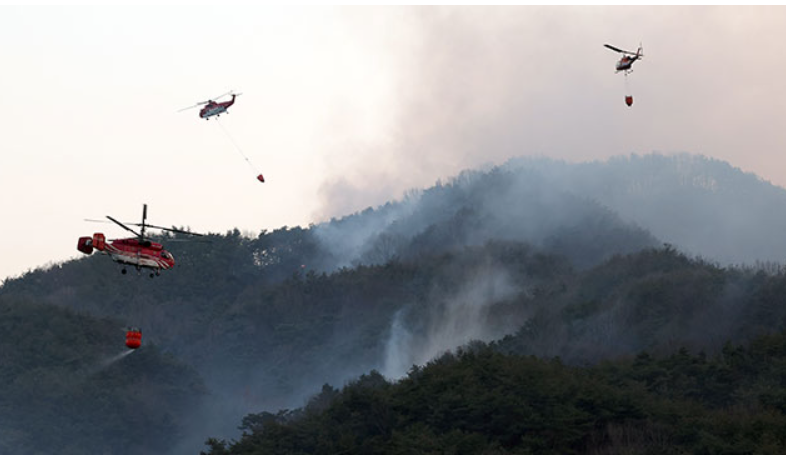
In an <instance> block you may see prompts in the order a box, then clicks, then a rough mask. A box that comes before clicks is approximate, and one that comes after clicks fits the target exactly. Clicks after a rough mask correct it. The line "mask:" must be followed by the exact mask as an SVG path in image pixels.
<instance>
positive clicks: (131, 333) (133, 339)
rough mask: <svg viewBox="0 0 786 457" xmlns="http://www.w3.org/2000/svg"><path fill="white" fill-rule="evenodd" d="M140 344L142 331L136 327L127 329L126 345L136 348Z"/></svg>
mask: <svg viewBox="0 0 786 457" xmlns="http://www.w3.org/2000/svg"><path fill="white" fill-rule="evenodd" d="M141 345H142V331H141V330H139V329H138V328H132V329H129V330H128V331H127V332H126V347H128V348H129V349H137V348H139V346H141Z"/></svg>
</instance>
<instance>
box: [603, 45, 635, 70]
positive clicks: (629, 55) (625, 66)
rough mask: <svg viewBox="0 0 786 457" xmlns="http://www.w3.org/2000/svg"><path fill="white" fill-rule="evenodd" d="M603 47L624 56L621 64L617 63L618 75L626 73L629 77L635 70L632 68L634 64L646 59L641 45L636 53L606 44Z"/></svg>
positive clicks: (620, 61)
mask: <svg viewBox="0 0 786 457" xmlns="http://www.w3.org/2000/svg"><path fill="white" fill-rule="evenodd" d="M603 46H606V47H607V48H609V49H611V50H612V51H616V52H619V53H620V54H622V58H621V59H620V60H619V62H617V73H619V72H621V71H624V72H625V74H626V75H627V74H628V73H630V72H632V71H633V69H632V68H631V67H632V66H633V62H635V61H637V60H639V59H641V58H642V57H644V54H642V47H641V45H639V49H638V50H636V52H630V51H625V50H623V49H620V48H615V47H614V46H612V45H610V44H604V45H603Z"/></svg>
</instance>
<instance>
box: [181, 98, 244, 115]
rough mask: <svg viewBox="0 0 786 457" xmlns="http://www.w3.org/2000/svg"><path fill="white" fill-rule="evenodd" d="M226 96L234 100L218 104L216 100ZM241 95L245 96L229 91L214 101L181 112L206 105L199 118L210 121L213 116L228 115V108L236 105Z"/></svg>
mask: <svg viewBox="0 0 786 457" xmlns="http://www.w3.org/2000/svg"><path fill="white" fill-rule="evenodd" d="M226 95H231V96H232V99H231V100H227V101H225V102H217V101H215V100H217V99H219V98H221V97H224V96H226ZM240 95H243V94H242V93H240V94H236V93H234V92H232V91H229V92H227V93H225V94H221V95H219V96H218V97H215V98H214V99H210V100H208V101H206V102H199V103H197V104H196V105H193V106H189V107H188V108H183V109H181V110H180V111H185V110H188V109H192V108H196V107H197V106H202V105H205V107H204V108H202V109H201V110H199V117H201V118H202V119H204V120H208V119H210V118H211V117H213V116H221V114H222V113H226V112H227V108H229V107H230V106H232V105H234V104H235V97H238V96H240ZM180 111H178V112H180Z"/></svg>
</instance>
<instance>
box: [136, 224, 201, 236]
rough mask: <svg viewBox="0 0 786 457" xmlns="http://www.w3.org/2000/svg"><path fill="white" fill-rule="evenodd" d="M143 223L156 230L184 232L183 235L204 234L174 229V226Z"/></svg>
mask: <svg viewBox="0 0 786 457" xmlns="http://www.w3.org/2000/svg"><path fill="white" fill-rule="evenodd" d="M145 225H146V226H147V227H150V228H154V229H158V230H166V231H167V232H175V233H182V234H184V235H194V236H205V235H203V234H201V233H194V232H189V231H187V230H180V229H176V228H174V227H172V228H167V227H161V226H160V225H150V224H145Z"/></svg>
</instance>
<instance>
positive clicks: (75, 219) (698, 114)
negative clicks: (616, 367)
mask: <svg viewBox="0 0 786 457" xmlns="http://www.w3.org/2000/svg"><path fill="white" fill-rule="evenodd" d="M0 40H1V41H0V43H2V44H0V62H2V71H0V87H1V88H2V90H0V107H2V109H0V211H2V232H0V233H2V236H0V280H1V279H2V278H5V277H7V276H16V275H18V274H21V273H23V272H24V271H27V270H28V269H32V268H35V267H37V266H41V265H44V264H46V263H48V262H59V261H63V260H66V259H69V258H75V257H78V256H81V254H80V253H79V252H77V251H76V241H77V239H78V237H80V236H84V235H91V234H92V233H93V232H95V231H103V232H105V233H106V234H107V236H108V237H110V238H113V237H122V236H125V235H126V234H125V233H124V232H123V231H122V230H121V229H120V228H115V227H111V226H105V225H100V224H91V223H89V222H85V221H84V220H83V219H85V218H99V219H100V218H103V217H104V216H105V215H107V214H108V215H112V216H114V217H116V218H118V219H120V220H124V221H137V220H138V219H139V217H140V214H141V206H142V203H147V204H148V206H149V212H148V219H149V222H151V223H153V224H159V225H165V226H169V225H172V224H176V225H178V226H189V227H191V228H192V229H193V230H195V231H200V232H219V233H224V232H226V231H227V230H231V229H233V228H239V229H240V230H242V231H247V232H250V233H252V234H254V235H256V234H258V233H259V231H260V230H262V229H268V230H272V229H275V228H278V227H281V226H284V225H287V226H295V225H304V226H305V225H308V224H309V223H311V222H320V221H324V220H327V219H329V218H330V217H333V216H337V217H338V216H342V215H345V214H348V213H351V212H354V211H358V210H362V209H364V208H365V207H368V206H376V205H379V204H382V203H384V202H386V201H388V200H391V199H398V198H400V197H401V196H402V193H403V192H404V191H405V190H407V189H411V188H421V187H427V186H430V185H432V184H433V183H434V182H435V181H436V180H437V179H439V178H442V179H444V178H448V177H450V176H453V175H455V174H457V173H458V172H460V171H461V170H462V169H466V168H473V167H480V166H486V165H489V164H500V163H503V162H504V161H505V160H507V159H508V158H510V157H513V156H519V155H538V156H548V157H554V158H561V159H566V160H569V161H586V160H594V159H605V158H608V157H611V156H615V155H627V154H629V153H631V152H635V153H639V154H646V153H650V152H653V151H657V152H661V153H666V154H668V153H676V152H690V153H696V154H703V155H706V156H710V157H715V158H718V159H722V160H726V161H729V162H730V163H731V164H732V165H734V166H737V167H740V168H742V169H743V170H745V171H750V172H754V173H756V174H758V175H759V176H761V177H762V178H764V179H766V180H768V181H771V182H773V183H774V184H777V185H780V186H785V185H786V160H785V159H784V157H786V147H785V146H786V128H784V114H783V113H784V112H786V80H784V75H785V74H786V71H785V70H786V59H784V58H783V56H784V51H783V46H784V43H786V8H785V7H780V6H773V7H620V6H613V7H533V6H521V7H342V8H338V7H336V8H331V7H271V6H259V7H254V6H251V5H249V6H232V7H224V6H221V7H208V6H170V7H158V6H137V7H120V6H106V7H98V6H94V7H75V6H60V7H53V6H31V7H13V6H0ZM604 43H610V44H613V45H615V46H618V47H621V48H625V49H631V50H635V48H636V47H637V46H638V44H639V43H642V44H643V46H644V54H645V57H644V59H643V60H642V61H641V62H637V63H636V64H635V65H634V70H635V71H634V72H633V74H631V75H630V77H629V84H630V92H631V93H632V95H633V97H634V105H633V107H631V108H628V107H627V106H625V104H624V95H625V83H624V79H623V76H622V75H621V74H615V73H614V64H615V62H616V60H617V59H618V57H619V56H618V55H617V54H615V53H613V52H611V51H609V50H607V49H606V48H604V47H603V46H602V45H603V44H604ZM229 90H235V91H238V92H242V93H243V95H242V96H241V97H239V98H238V100H237V103H236V105H235V106H233V107H232V108H230V114H229V115H224V116H221V122H222V124H223V125H224V127H226V129H227V130H228V131H229V132H231V134H232V135H233V137H234V138H235V140H236V141H237V142H238V144H239V145H240V146H241V148H242V149H243V151H244V153H245V154H246V155H247V156H248V157H249V158H250V159H251V161H252V162H253V163H254V165H255V166H256V167H257V168H258V169H259V170H260V171H261V172H262V173H263V174H264V175H265V178H266V180H267V182H266V183H265V184H261V183H259V182H258V181H257V180H256V179H255V177H254V173H252V171H251V170H250V169H249V168H248V167H247V165H246V164H245V163H244V161H243V159H242V158H241V157H240V155H239V154H238V153H237V151H236V150H235V149H234V146H233V145H232V143H231V142H230V141H229V140H228V139H227V137H225V136H224V134H223V132H222V131H221V129H220V126H219V125H217V124H216V123H215V122H214V121H212V120H211V121H204V120H201V119H199V118H198V109H195V110H191V111H185V112H177V111H178V110H179V109H180V108H184V107H186V106H189V105H192V104H194V103H196V102H198V101H201V100H206V99H208V98H210V97H213V96H216V95H218V94H221V93H224V92H227V91H229ZM173 252H174V254H175V256H176V257H177V252H176V249H173ZM107 268H108V269H109V270H111V268H112V265H111V263H110V262H109V261H108V260H107Z"/></svg>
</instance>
